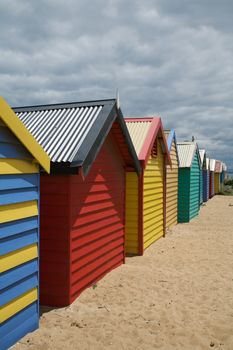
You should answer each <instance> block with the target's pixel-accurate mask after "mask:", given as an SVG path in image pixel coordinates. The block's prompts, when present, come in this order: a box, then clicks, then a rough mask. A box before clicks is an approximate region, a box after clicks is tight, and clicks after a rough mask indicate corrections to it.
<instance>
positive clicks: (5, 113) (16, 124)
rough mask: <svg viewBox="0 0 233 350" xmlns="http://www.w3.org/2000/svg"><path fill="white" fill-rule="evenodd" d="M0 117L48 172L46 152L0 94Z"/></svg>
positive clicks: (48, 165) (48, 162) (48, 160)
mask: <svg viewBox="0 0 233 350" xmlns="http://www.w3.org/2000/svg"><path fill="white" fill-rule="evenodd" d="M0 119H2V121H3V123H4V124H5V125H6V126H7V127H8V128H9V129H10V130H11V132H12V133H13V134H14V135H15V136H16V137H17V139H18V140H19V141H20V142H21V143H22V144H23V145H24V146H25V148H26V149H27V150H28V151H29V152H30V154H31V155H32V156H33V157H34V158H35V159H36V161H37V162H38V163H39V164H40V165H41V166H42V168H44V170H45V171H46V172H47V173H49V172H50V159H49V157H48V155H47V153H46V152H45V151H44V150H43V148H42V147H41V146H40V144H39V143H38V142H37V141H36V139H35V138H34V137H33V136H32V135H31V133H30V132H29V131H28V130H27V128H26V127H25V126H24V124H23V123H22V122H21V121H20V120H19V118H18V117H17V116H16V114H15V113H14V111H13V110H12V109H11V108H10V106H9V105H8V104H7V102H6V101H5V100H4V99H3V97H1V96H0Z"/></svg>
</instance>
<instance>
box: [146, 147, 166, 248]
mask: <svg viewBox="0 0 233 350" xmlns="http://www.w3.org/2000/svg"><path fill="white" fill-rule="evenodd" d="M163 167H164V160H163V153H162V148H161V145H160V143H159V141H158V140H157V156H156V157H155V156H150V158H149V160H148V162H147V165H146V168H145V171H144V178H143V182H144V183H143V247H144V249H146V248H147V247H149V246H150V245H151V244H152V243H154V242H155V241H156V240H157V239H159V238H160V237H162V236H163V234H164V213H163V174H164V168H163Z"/></svg>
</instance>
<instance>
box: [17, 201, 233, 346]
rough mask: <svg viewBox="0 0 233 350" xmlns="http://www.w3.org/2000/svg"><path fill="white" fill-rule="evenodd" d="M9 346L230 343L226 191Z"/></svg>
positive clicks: (230, 220) (232, 314)
mask: <svg viewBox="0 0 233 350" xmlns="http://www.w3.org/2000/svg"><path fill="white" fill-rule="evenodd" d="M13 349H20V350H24V349H33V350H34V349H35V350H36V349H38V350H42V349H43V350H44V349H56V350H59V349H77V350H79V349H80V350H86V349H88V350H89V349H91V350H92V349H94V350H99V349H101V350H103V349H109V350H113V349H117V350H119V349H127V350H130V349H140V350H141V349H143V350H144V349H146V350H147V349H163V350H170V349H185V350H189V349H195V350H197V349H221V350H223V349H224V350H226V349H227V350H232V349H233V197H224V196H216V197H214V198H213V199H211V200H210V201H209V202H208V204H207V205H204V206H202V208H201V211H200V214H199V216H198V218H196V219H194V220H193V221H191V222H190V223H189V224H179V225H177V226H176V227H174V228H173V229H172V230H171V231H170V232H168V234H167V236H166V238H165V239H164V238H163V239H160V240H159V241H157V242H156V243H155V244H153V245H152V246H151V247H149V248H148V249H147V250H146V252H145V254H144V256H143V257H133V258H127V259H126V264H125V265H123V266H121V267H120V268H117V269H116V270H114V271H112V272H111V273H109V274H108V275H106V276H105V278H103V279H102V280H101V281H99V282H98V284H97V286H96V288H89V289H88V290H86V291H84V292H83V293H82V295H81V296H80V297H79V298H78V299H77V300H76V301H75V302H74V303H73V304H72V305H71V306H70V307H67V308H62V309H53V310H49V309H43V310H42V316H41V320H40V329H39V330H37V331H36V332H34V333H31V334H29V335H28V336H26V337H24V338H23V339H22V340H21V341H20V342H19V343H18V344H17V345H15V346H14V347H13Z"/></svg>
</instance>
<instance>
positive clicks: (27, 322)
mask: <svg viewBox="0 0 233 350" xmlns="http://www.w3.org/2000/svg"><path fill="white" fill-rule="evenodd" d="M37 310H38V308H37V302H35V303H32V304H31V305H29V306H28V307H26V308H25V309H23V310H22V311H20V312H19V313H17V314H16V315H14V316H12V317H11V318H9V319H8V320H6V321H5V322H4V323H2V324H1V325H0V349H1V350H7V349H8V348H9V347H10V346H12V345H14V344H15V343H16V342H17V341H18V340H20V339H21V338H22V337H24V336H25V335H26V334H27V333H29V332H33V331H34V330H36V329H37V328H38V327H39V315H38V312H37Z"/></svg>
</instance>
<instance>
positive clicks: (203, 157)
mask: <svg viewBox="0 0 233 350" xmlns="http://www.w3.org/2000/svg"><path fill="white" fill-rule="evenodd" d="M199 156H200V161H201V176H200V204H202V203H203V185H204V184H203V170H204V167H205V164H206V152H205V150H204V149H200V150H199Z"/></svg>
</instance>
